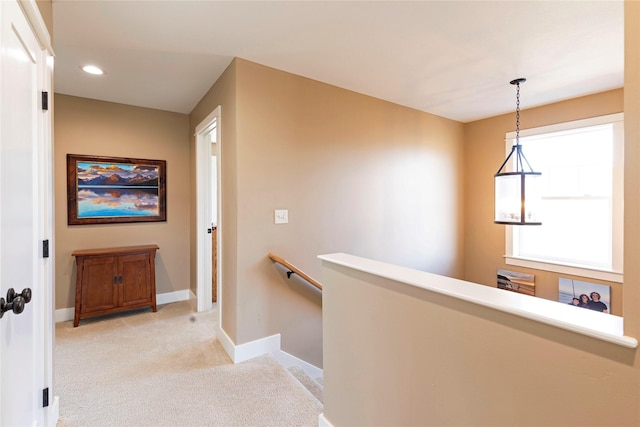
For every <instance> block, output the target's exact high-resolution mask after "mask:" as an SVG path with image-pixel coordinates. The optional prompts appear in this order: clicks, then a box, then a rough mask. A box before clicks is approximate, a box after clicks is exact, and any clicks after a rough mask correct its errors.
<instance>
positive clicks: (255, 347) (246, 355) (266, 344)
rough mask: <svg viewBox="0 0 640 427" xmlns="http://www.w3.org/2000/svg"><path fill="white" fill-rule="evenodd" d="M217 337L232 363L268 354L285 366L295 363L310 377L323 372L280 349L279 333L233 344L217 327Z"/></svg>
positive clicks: (315, 376) (316, 376)
mask: <svg viewBox="0 0 640 427" xmlns="http://www.w3.org/2000/svg"><path fill="white" fill-rule="evenodd" d="M217 338H218V341H220V344H222V348H224V350H225V351H226V352H227V354H228V355H229V357H230V358H231V360H232V361H233V363H241V362H244V361H245V360H249V359H253V358H256V357H259V356H264V355H265V354H270V355H272V356H273V357H274V358H275V359H276V360H277V361H278V363H279V364H280V365H282V366H284V367H285V368H289V367H291V366H293V365H297V366H299V367H301V368H302V369H303V370H304V371H305V372H306V373H307V374H309V376H310V377H311V378H318V377H321V376H322V375H323V374H324V371H323V370H322V369H320V368H318V367H316V366H313V365H312V364H310V363H307V362H305V361H304V360H302V359H299V358H297V357H295V356H293V355H291V354H289V353H287V352H286V351H282V350H281V349H280V334H276V335H271V336H269V337H266V338H261V339H259V340H255V341H251V342H248V343H245V344H240V345H235V344H234V343H233V341H232V340H231V338H229V335H227V333H226V332H225V331H224V330H223V329H222V328H218V334H217Z"/></svg>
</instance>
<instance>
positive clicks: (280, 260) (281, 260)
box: [269, 253, 322, 290]
mask: <svg viewBox="0 0 640 427" xmlns="http://www.w3.org/2000/svg"><path fill="white" fill-rule="evenodd" d="M269 258H271V260H272V261H274V262H277V263H278V264H282V265H284V266H285V267H287V268H288V269H289V271H287V277H291V275H292V274H293V273H295V274H297V275H298V276H300V277H302V278H303V279H304V280H306V281H307V282H309V283H311V284H312V285H313V286H315V287H316V288H318V289H320V290H322V284H321V283H320V282H318V281H317V280H314V279H313V278H312V277H311V276H309V275H308V274H306V273H305V272H304V271H302V270H300V269H299V268H298V267H296V266H295V265H293V264H291V263H290V262H289V261H287V260H286V259H284V258H282V257H279V256H278V255H276V254H274V253H269Z"/></svg>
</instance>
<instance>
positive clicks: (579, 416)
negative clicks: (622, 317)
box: [322, 264, 640, 427]
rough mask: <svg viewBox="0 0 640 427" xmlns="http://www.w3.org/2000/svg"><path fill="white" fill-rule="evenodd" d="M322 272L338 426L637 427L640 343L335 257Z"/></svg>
mask: <svg viewBox="0 0 640 427" xmlns="http://www.w3.org/2000/svg"><path fill="white" fill-rule="evenodd" d="M322 279H323V280H325V282H326V286H325V292H324V301H323V304H324V307H323V309H324V325H323V326H324V330H325V335H324V346H325V360H324V361H325V367H324V416H325V417H326V418H327V419H328V420H329V421H330V422H331V424H332V425H334V426H495V427H497V426H505V427H507V426H508V427H512V426H536V427H540V426H545V427H551V426H563V427H568V426H626V427H631V426H638V425H640V408H639V406H638V402H639V401H640V389H639V387H638V371H640V364H639V362H638V360H637V355H636V353H637V350H635V349H629V348H625V347H621V346H618V345H615V344H611V343H608V342H604V341H600V340H597V339H594V338H590V337H587V336H584V335H580V334H576V333H574V332H569V331H566V330H563V329H559V328H555V327H553V326H549V325H545V324H542V323H538V322H535V321H533V320H528V319H525V318H521V317H517V316H514V315H511V314H507V313H504V312H499V311H496V310H493V309H491V308H487V307H483V306H479V305H475V304H473V303H469V302H465V301H462V300H458V299H454V298H450V297H447V296H444V295H442V294H437V293H434V292H430V291H427V290H424V289H420V288H416V287H413V286H408V285H404V284H399V283H398V282H394V281H391V280H387V279H382V278H379V277H376V276H373V275H371V274H367V273H362V272H358V271H355V270H350V269H348V268H345V267H340V266H336V265H332V264H329V265H327V266H326V268H323V272H322ZM496 291H497V290H496ZM520 297H521V298H528V297H526V296H524V295H523V296H520ZM637 302H638V301H636V308H635V309H636V311H637V310H638V308H637ZM355 313H357V314H355ZM590 314H593V315H600V316H602V314H598V313H590Z"/></svg>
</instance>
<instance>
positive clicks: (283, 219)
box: [273, 209, 289, 224]
mask: <svg viewBox="0 0 640 427" xmlns="http://www.w3.org/2000/svg"><path fill="white" fill-rule="evenodd" d="M273 217H274V220H275V223H276V224H286V223H288V222H289V211H288V210H287V209H276V210H275V211H274V215H273Z"/></svg>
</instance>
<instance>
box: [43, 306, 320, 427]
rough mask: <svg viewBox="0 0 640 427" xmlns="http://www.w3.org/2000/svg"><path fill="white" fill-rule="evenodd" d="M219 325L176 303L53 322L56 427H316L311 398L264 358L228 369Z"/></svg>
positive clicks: (316, 403) (316, 412)
mask: <svg viewBox="0 0 640 427" xmlns="http://www.w3.org/2000/svg"><path fill="white" fill-rule="evenodd" d="M216 322H217V312H216V311H215V310H214V311H210V312H206V313H192V312H191V309H190V306H189V304H188V303H186V302H181V303H174V304H167V305H165V306H161V307H158V311H157V313H152V312H151V310H149V309H147V310H137V311H133V312H127V313H121V314H118V315H110V316H106V317H101V318H93V319H85V320H82V321H81V322H80V326H79V327H77V328H73V325H72V322H64V323H59V324H57V325H56V346H55V352H54V358H55V359H54V366H55V374H54V383H55V391H54V392H55V394H56V395H57V396H59V397H60V420H59V421H58V426H59V427H81V426H82V427H84V426H91V427H93V426H96V427H98V426H141V427H142V426H317V425H318V415H319V414H320V412H322V405H321V403H320V402H319V401H318V399H316V398H315V397H314V396H313V395H312V394H311V393H310V392H309V391H308V390H307V389H306V388H305V387H304V386H303V385H302V384H301V383H300V382H299V381H297V380H296V379H295V378H294V376H293V375H291V373H290V372H288V371H287V370H286V369H284V368H282V367H281V366H280V365H279V364H278V363H277V362H276V361H275V359H274V358H272V357H271V356H263V357H260V358H256V359H253V360H250V361H247V362H243V363H239V364H235V365H234V364H233V363H232V362H231V360H230V359H229V357H228V356H227V354H226V353H225V351H224V350H223V348H222V346H221V345H220V343H219V342H218V341H217V340H216V337H215V330H216Z"/></svg>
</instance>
